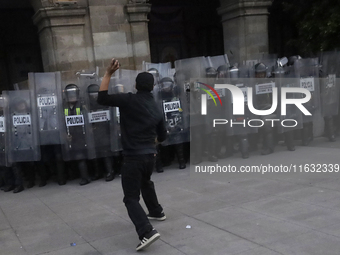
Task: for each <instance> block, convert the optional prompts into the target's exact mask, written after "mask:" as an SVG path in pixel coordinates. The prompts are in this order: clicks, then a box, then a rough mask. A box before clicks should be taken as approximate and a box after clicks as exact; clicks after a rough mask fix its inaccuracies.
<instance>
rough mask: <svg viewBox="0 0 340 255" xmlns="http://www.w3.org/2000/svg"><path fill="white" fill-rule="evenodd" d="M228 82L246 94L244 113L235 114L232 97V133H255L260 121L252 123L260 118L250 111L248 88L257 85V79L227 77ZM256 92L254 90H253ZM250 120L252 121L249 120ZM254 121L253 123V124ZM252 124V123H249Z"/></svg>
mask: <svg viewBox="0 0 340 255" xmlns="http://www.w3.org/2000/svg"><path fill="white" fill-rule="evenodd" d="M227 82H228V84H231V85H234V86H236V87H237V88H239V89H240V90H241V91H242V93H243V96H244V115H234V114H233V112H234V107H236V105H235V104H234V101H233V99H234V98H232V97H231V107H230V109H231V110H230V111H232V112H231V118H230V122H231V124H232V126H231V128H232V130H233V131H232V133H233V134H234V135H246V134H253V133H257V132H258V125H256V124H258V123H252V120H253V119H258V117H257V116H256V115H254V114H253V113H252V112H250V111H249V107H248V88H253V87H255V79H254V78H232V77H230V78H229V79H227ZM253 93H254V90H253ZM249 121H250V122H249ZM251 123H252V124H251ZM249 124H250V125H249Z"/></svg>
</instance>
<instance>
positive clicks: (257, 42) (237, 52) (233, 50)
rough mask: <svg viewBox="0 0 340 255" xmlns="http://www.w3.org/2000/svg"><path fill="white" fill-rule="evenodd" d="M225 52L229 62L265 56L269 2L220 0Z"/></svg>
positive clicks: (261, 0)
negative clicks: (260, 54)
mask: <svg viewBox="0 0 340 255" xmlns="http://www.w3.org/2000/svg"><path fill="white" fill-rule="evenodd" d="M220 2H221V7H220V8H219V9H218V13H219V15H221V17H222V24H223V36H224V51H225V53H226V54H228V56H229V58H230V60H231V62H239V61H242V60H245V59H247V58H249V56H251V55H253V54H257V53H268V14H269V13H268V7H269V6H270V5H271V3H272V1H271V0H220Z"/></svg>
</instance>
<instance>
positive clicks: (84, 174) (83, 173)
mask: <svg viewBox="0 0 340 255" xmlns="http://www.w3.org/2000/svg"><path fill="white" fill-rule="evenodd" d="M78 167H79V171H80V177H81V181H80V182H79V185H81V186H83V185H86V184H89V183H90V182H91V180H90V177H89V174H88V171H87V165H86V161H85V160H79V162H78Z"/></svg>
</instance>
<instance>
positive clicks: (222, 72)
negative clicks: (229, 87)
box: [217, 65, 228, 78]
mask: <svg viewBox="0 0 340 255" xmlns="http://www.w3.org/2000/svg"><path fill="white" fill-rule="evenodd" d="M227 75H228V66H227V65H221V66H219V67H218V68H217V77H218V78H227V77H228V76H227Z"/></svg>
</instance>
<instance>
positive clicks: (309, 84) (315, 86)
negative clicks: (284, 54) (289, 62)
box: [294, 58, 320, 123]
mask: <svg viewBox="0 0 340 255" xmlns="http://www.w3.org/2000/svg"><path fill="white" fill-rule="evenodd" d="M294 71H295V75H296V76H297V77H298V78H299V80H300V81H299V82H300V88H305V89H308V90H309V91H310V93H311V99H310V100H309V101H308V102H307V103H305V104H304V107H305V108H306V109H307V110H308V111H309V112H310V113H311V114H312V115H310V116H308V115H303V122H304V123H305V122H311V121H313V114H314V113H315V112H316V110H317V109H318V108H319V107H320V87H319V64H318V59H317V58H308V59H297V60H296V61H295V62H294ZM301 96H304V95H302V94H301Z"/></svg>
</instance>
